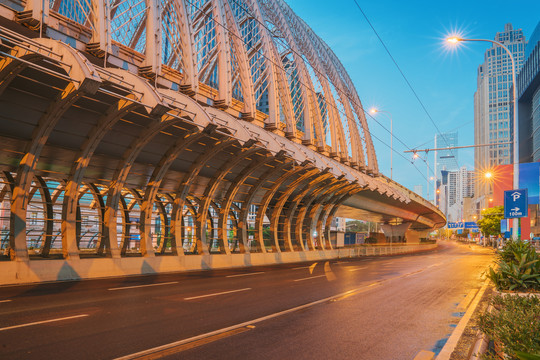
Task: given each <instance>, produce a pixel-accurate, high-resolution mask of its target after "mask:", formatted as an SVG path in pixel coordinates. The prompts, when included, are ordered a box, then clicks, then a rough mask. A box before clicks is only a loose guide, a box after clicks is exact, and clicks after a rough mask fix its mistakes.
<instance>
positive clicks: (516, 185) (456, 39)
mask: <svg viewBox="0 0 540 360" xmlns="http://www.w3.org/2000/svg"><path fill="white" fill-rule="evenodd" d="M446 40H447V41H448V42H450V43H453V44H457V43H458V42H463V41H482V42H489V43H492V44H495V45H497V46H499V47H501V48H503V49H504V51H506V53H507V54H508V56H509V57H510V61H511V62H512V85H513V86H512V88H513V97H514V98H513V105H514V116H513V118H514V127H513V130H514V139H513V146H514V156H513V162H514V181H513V186H514V189H518V188H519V156H518V123H517V118H518V116H517V114H518V108H517V89H516V88H517V82H516V64H515V62H514V56H513V55H512V52H511V51H510V50H508V48H507V47H506V46H504V45H503V44H502V43H500V42H498V41H495V40H489V39H463V38H459V37H451V38H448V39H446ZM512 224H513V226H512V237H513V238H514V239H517V238H518V232H519V230H518V229H519V219H514V221H513V223H512Z"/></svg>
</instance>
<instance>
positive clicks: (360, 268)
mask: <svg viewBox="0 0 540 360" xmlns="http://www.w3.org/2000/svg"><path fill="white" fill-rule="evenodd" d="M367 268H368V267H367V266H362V267H355V268H351V269H347V270H349V271H358V270H364V269H367Z"/></svg>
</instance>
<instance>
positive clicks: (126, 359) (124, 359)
mask: <svg viewBox="0 0 540 360" xmlns="http://www.w3.org/2000/svg"><path fill="white" fill-rule="evenodd" d="M323 276H324V275H323ZM378 284H379V283H373V284H370V285H368V286H361V287H358V288H356V289H352V290H349V291H346V292H343V293H341V294H337V295H333V296H329V297H327V298H324V299H321V300H316V301H313V302H310V303H307V304H304V305H300V306H296V307H293V308H290V309H287V310H283V311H280V312H277V313H273V314H270V315H266V316H263V317H260V318H256V319H253V320H250V321H246V322H243V323H240V324H236V325H232V326H229V327H226V328H223V329H219V330H215V331H211V332H208V333H206V334H201V335H197V336H194V337H191V338H189V339H184V340H179V341H175V342H172V343H169V344H165V345H161V346H157V347H155V348H151V349H148V350H143V351H139V352H138V353H134V354H129V355H125V356H122V357H119V358H116V359H114V360H130V359H137V358H140V357H142V356H145V355H151V354H154V353H156V352H159V351H162V350H166V349H170V348H173V347H176V346H180V345H183V344H187V343H190V342H193V341H197V340H200V339H204V338H207V337H210V336H214V335H218V334H222V333H226V332H228V331H231V330H235V329H239V328H242V327H246V326H250V325H254V324H257V323H260V322H263V321H266V320H270V319H273V318H276V317H279V316H283V315H286V314H290V313H293V312H295V311H299V310H302V309H306V308H309V307H312V306H315V305H319V304H323V303H326V302H329V301H331V300H334V299H338V298H340V297H343V296H348V295H356V294H359V293H362V292H363V291H367V290H369V289H370V288H372V287H373V286H375V285H378Z"/></svg>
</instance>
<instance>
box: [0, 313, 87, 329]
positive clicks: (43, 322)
mask: <svg viewBox="0 0 540 360" xmlns="http://www.w3.org/2000/svg"><path fill="white" fill-rule="evenodd" d="M85 316H89V315H88V314H81V315H75V316H68V317H63V318H58V319H51V320H43V321H36V322H32V323H28V324H21V325H14V326H8V327H4V328H0V331H5V330H11V329H17V328H22V327H25V326H32V325H39V324H46V323H51V322H56V321H63V320H70V319H77V318H81V317H85Z"/></svg>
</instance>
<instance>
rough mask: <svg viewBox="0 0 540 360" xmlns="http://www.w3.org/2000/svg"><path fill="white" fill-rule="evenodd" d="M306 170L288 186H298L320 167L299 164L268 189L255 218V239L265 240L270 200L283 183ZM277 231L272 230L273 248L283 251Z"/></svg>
mask: <svg viewBox="0 0 540 360" xmlns="http://www.w3.org/2000/svg"><path fill="white" fill-rule="evenodd" d="M302 171H305V173H304V174H302V175H300V176H299V177H298V178H297V179H295V180H293V181H292V183H291V184H289V185H288V188H291V187H292V188H294V187H296V186H298V184H300V183H302V182H303V181H304V180H305V179H306V178H309V177H311V176H313V175H315V174H317V173H318V172H319V170H318V169H313V168H312V167H311V166H310V165H303V166H299V167H297V168H296V169H295V168H293V169H291V170H289V171H288V172H286V173H285V174H283V175H281V176H280V177H279V178H278V179H277V180H275V181H274V183H273V184H272V187H271V188H270V189H269V190H267V191H266V193H265V194H264V197H263V199H262V201H261V204H260V206H259V208H258V210H257V217H256V219H255V239H257V237H258V238H259V239H260V242H262V241H263V221H264V217H265V216H266V215H267V214H266V211H267V209H268V206H269V205H270V201H272V199H273V198H274V195H275V194H276V192H277V191H278V190H279V188H280V187H281V185H282V184H283V183H284V182H285V181H286V180H288V179H290V178H292V177H294V176H295V175H297V174H298V173H300V172H302ZM270 226H272V223H270ZM276 235H277V234H275V232H271V236H272V237H273V239H271V240H273V241H272V250H273V251H277V252H281V249H280V247H279V242H278V238H277V236H276Z"/></svg>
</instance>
